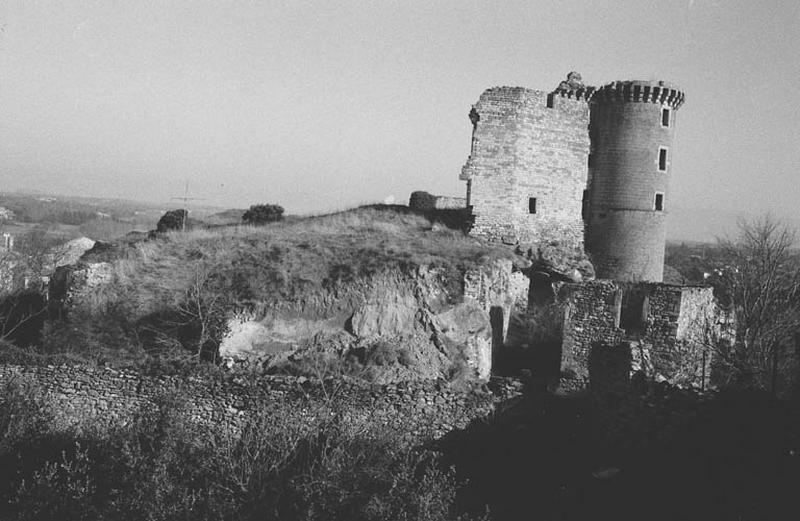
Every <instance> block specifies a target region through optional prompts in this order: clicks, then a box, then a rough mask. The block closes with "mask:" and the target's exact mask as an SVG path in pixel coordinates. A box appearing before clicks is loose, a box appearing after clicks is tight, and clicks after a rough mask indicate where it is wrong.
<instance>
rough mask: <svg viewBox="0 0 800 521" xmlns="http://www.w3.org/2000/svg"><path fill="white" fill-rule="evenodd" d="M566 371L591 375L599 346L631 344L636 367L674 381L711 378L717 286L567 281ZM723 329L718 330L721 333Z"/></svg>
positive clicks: (561, 296)
mask: <svg viewBox="0 0 800 521" xmlns="http://www.w3.org/2000/svg"><path fill="white" fill-rule="evenodd" d="M558 301H559V303H561V304H562V305H563V306H564V309H565V315H564V316H565V319H564V329H563V344H562V370H566V371H567V372H568V373H570V374H573V375H574V376H575V377H576V378H577V379H584V380H585V379H586V377H587V376H588V373H589V359H590V356H591V352H592V349H593V347H594V346H596V345H605V346H614V345H617V344H619V343H622V342H626V343H628V344H629V349H630V350H631V351H632V353H633V360H632V363H633V365H632V367H631V369H632V370H638V369H641V370H643V371H645V372H646V373H647V374H648V375H649V376H653V377H659V378H666V379H667V380H670V381H672V382H674V383H682V384H692V385H701V384H702V383H704V382H707V380H708V376H709V375H708V372H709V368H710V366H711V354H710V352H709V351H708V349H707V340H708V335H709V328H711V329H713V328H717V329H718V328H719V324H718V317H719V312H718V308H717V305H716V301H715V300H714V295H713V289H712V288H710V287H698V286H673V285H668V284H661V283H636V284H633V283H628V284H626V283H618V282H613V281H607V280H599V281H593V282H585V283H576V284H565V285H564V286H563V287H562V288H561V289H560V291H559V293H558ZM718 333H719V331H717V334H718Z"/></svg>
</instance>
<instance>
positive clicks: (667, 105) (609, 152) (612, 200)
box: [460, 72, 685, 282]
mask: <svg viewBox="0 0 800 521" xmlns="http://www.w3.org/2000/svg"><path fill="white" fill-rule="evenodd" d="M684 99H685V96H684V94H683V92H681V91H680V90H678V89H677V88H676V87H674V86H672V85H670V84H668V83H666V82H662V81H659V82H647V81H617V82H612V83H609V84H607V85H604V86H602V87H600V88H597V89H595V88H594V87H587V86H585V85H584V84H583V83H582V82H581V78H580V75H579V74H578V73H575V72H571V73H570V74H569V75H568V76H567V79H566V81H562V82H561V84H559V86H558V87H557V88H556V89H555V90H554V91H553V92H550V93H547V92H544V91H538V90H530V89H526V88H522V87H494V88H491V89H488V90H486V91H484V92H483V94H481V96H480V99H479V100H478V102H477V103H476V104H475V105H474V106H473V107H472V110H471V111H470V113H469V117H470V120H471V122H472V127H473V130H472V145H471V149H470V155H469V157H468V159H467V162H466V164H465V165H464V167H463V168H462V171H461V176H460V178H461V179H462V180H464V181H466V182H467V197H466V199H467V201H466V204H467V207H468V208H470V209H471V211H472V216H473V218H474V225H473V228H472V230H471V233H472V234H473V235H476V236H480V237H484V238H488V239H490V240H496V241H502V242H504V243H507V244H516V243H518V242H523V243H537V244H557V245H559V246H562V247H566V248H578V249H581V250H583V248H584V239H585V246H586V250H587V252H588V253H589V254H590V256H591V258H592V262H593V263H594V265H595V269H596V272H597V275H598V277H600V278H608V279H613V280H622V281H630V282H637V281H650V282H661V281H662V280H663V270H664V240H665V222H666V215H667V211H668V209H669V203H668V201H667V200H668V193H667V192H668V186H669V179H670V177H671V175H672V171H671V163H672V140H673V136H674V134H675V111H677V109H678V108H680V107H681V105H682V104H683V102H684ZM584 225H585V226H586V228H585V229H584Z"/></svg>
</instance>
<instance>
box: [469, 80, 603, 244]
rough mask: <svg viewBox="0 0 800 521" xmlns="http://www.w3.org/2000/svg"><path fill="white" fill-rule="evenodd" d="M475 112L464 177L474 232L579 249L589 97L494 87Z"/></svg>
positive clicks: (586, 156) (471, 115) (587, 146)
mask: <svg viewBox="0 0 800 521" xmlns="http://www.w3.org/2000/svg"><path fill="white" fill-rule="evenodd" d="M470 118H471V119H472V122H473V126H474V129H473V139H472V150H471V152H470V156H469V158H468V159H467V163H466V164H465V165H464V168H463V169H462V174H461V179H463V180H465V181H467V205H469V206H471V207H472V212H473V215H474V216H475V223H474V227H473V229H472V231H471V233H472V234H474V235H477V236H482V237H487V238H489V239H494V240H498V241H499V240H503V242H507V243H516V242H517V241H520V242H534V243H539V242H541V243H549V242H558V243H560V244H561V245H563V246H564V247H567V248H575V249H578V250H582V248H583V220H582V218H581V200H582V197H583V191H584V190H585V189H586V182H587V158H588V156H589V134H588V131H587V126H588V124H589V107H588V105H587V103H586V101H585V100H576V99H569V98H567V97H561V96H549V95H548V94H547V93H546V92H543V91H535V90H530V89H524V88H520V87H495V88H491V89H488V90H486V91H485V92H484V93H483V94H482V95H481V97H480V99H479V100H478V103H476V104H475V106H474V107H473V109H472V112H471V113H470ZM532 198H533V199H535V203H534V202H532V201H531V199H532ZM534 207H535V208H534ZM534 212H535V213H534Z"/></svg>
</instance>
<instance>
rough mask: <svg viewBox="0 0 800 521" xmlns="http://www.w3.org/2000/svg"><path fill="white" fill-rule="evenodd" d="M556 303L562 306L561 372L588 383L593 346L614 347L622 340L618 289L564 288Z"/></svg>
mask: <svg viewBox="0 0 800 521" xmlns="http://www.w3.org/2000/svg"><path fill="white" fill-rule="evenodd" d="M557 299H558V302H559V303H561V304H563V305H564V330H563V331H564V335H563V341H562V347H561V370H562V371H566V372H568V373H570V374H573V375H574V376H575V378H577V379H580V380H587V379H588V376H589V356H590V354H591V347H592V344H593V343H595V342H601V343H605V344H607V345H615V344H617V343H619V342H620V341H622V340H623V339H624V337H625V331H624V330H622V329H620V327H619V317H620V306H621V293H620V291H619V286H617V285H616V284H614V282H612V281H608V280H598V281H592V282H583V283H575V284H565V285H563V286H562V287H561V289H560V290H559V292H558V295H557Z"/></svg>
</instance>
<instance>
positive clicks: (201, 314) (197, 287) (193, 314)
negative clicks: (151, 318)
mask: <svg viewBox="0 0 800 521" xmlns="http://www.w3.org/2000/svg"><path fill="white" fill-rule="evenodd" d="M225 305H226V301H225V295H224V294H223V293H222V292H221V291H219V289H218V288H216V287H215V286H214V280H213V277H212V274H211V272H210V271H209V268H208V267H207V266H205V265H202V264H198V265H196V266H195V270H194V274H193V277H192V281H191V284H190V286H189V288H188V289H187V290H186V294H185V295H184V299H183V300H182V301H181V302H180V303H179V304H178V311H179V313H180V316H181V318H182V322H183V323H182V325H185V326H189V327H191V328H192V329H194V332H195V333H196V335H197V340H196V342H197V343H196V348H195V351H194V356H196V357H197V358H198V359H199V358H201V357H202V356H204V355H205V356H212V358H214V359H215V358H216V352H217V348H218V342H219V340H220V338H221V336H222V334H223V333H224V330H225V328H226V327H227V325H226V323H225Z"/></svg>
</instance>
